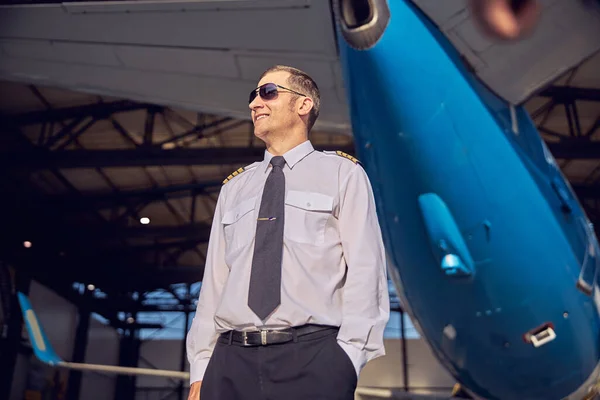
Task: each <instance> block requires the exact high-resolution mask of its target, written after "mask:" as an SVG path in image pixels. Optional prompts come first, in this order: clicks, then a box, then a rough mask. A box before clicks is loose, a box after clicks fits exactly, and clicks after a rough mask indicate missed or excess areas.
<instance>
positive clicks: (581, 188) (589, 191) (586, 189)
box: [571, 184, 600, 199]
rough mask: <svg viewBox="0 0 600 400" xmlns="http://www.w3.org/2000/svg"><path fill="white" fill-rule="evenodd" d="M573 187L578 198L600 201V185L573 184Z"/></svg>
mask: <svg viewBox="0 0 600 400" xmlns="http://www.w3.org/2000/svg"><path fill="white" fill-rule="evenodd" d="M571 187H572V188H573V190H574V191H575V194H577V197H581V198H585V199H600V184H596V185H582V184H572V185H571Z"/></svg>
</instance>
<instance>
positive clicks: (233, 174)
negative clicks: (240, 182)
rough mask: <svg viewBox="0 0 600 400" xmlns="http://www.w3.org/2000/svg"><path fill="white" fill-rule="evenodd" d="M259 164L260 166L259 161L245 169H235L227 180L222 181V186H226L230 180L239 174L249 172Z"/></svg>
mask: <svg viewBox="0 0 600 400" xmlns="http://www.w3.org/2000/svg"><path fill="white" fill-rule="evenodd" d="M259 164H260V161H257V162H255V163H253V164H250V165H246V166H245V167H242V168H238V169H236V170H235V171H233V172H232V173H231V174H230V175H229V176H228V177H227V178H225V180H224V181H223V185H224V184H226V183H227V182H229V181H230V180H232V179H233V178H235V177H236V176H238V175H239V174H241V173H242V172H245V171H249V170H251V169H254V168H256V166H258V165H259Z"/></svg>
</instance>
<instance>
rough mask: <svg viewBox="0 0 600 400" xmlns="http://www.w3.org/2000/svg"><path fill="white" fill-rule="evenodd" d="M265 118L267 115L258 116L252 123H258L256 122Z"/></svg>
mask: <svg viewBox="0 0 600 400" xmlns="http://www.w3.org/2000/svg"><path fill="white" fill-rule="evenodd" d="M267 117H268V115H266V114H263V115H259V116H258V117H256V119H255V120H254V122H258V121H260V120H261V119H265V118H267Z"/></svg>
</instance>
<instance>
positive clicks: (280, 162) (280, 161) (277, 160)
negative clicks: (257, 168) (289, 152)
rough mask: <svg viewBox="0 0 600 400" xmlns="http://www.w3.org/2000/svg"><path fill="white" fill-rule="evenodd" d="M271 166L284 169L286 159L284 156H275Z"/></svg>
mask: <svg viewBox="0 0 600 400" xmlns="http://www.w3.org/2000/svg"><path fill="white" fill-rule="evenodd" d="M271 165H272V166H274V167H279V168H283V166H284V165H285V158H283V156H275V157H273V158H271Z"/></svg>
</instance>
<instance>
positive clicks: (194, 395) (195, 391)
mask: <svg viewBox="0 0 600 400" xmlns="http://www.w3.org/2000/svg"><path fill="white" fill-rule="evenodd" d="M201 386H202V381H198V382H194V383H192V386H190V394H189V395H188V400H200V387H201Z"/></svg>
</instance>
